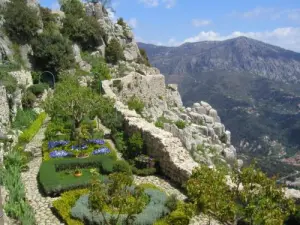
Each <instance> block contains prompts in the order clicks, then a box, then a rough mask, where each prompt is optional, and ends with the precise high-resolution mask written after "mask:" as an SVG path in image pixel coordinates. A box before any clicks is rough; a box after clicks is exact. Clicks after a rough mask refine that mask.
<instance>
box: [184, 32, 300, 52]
mask: <svg viewBox="0 0 300 225" xmlns="http://www.w3.org/2000/svg"><path fill="white" fill-rule="evenodd" d="M239 36H246V37H249V38H253V39H257V40H260V41H263V42H266V43H269V44H273V45H277V46H280V47H283V48H286V49H290V50H294V51H300V27H283V28H277V29H274V30H272V31H262V32H240V31H235V32H232V33H231V34H228V35H221V34H219V33H217V32H214V31H208V32H204V31H202V32H200V33H199V34H198V35H196V36H194V37H190V38H187V39H185V40H184V41H183V42H182V43H185V42H198V41H208V40H209V41H213V40H216V41H222V40H226V39H230V38H235V37H239Z"/></svg>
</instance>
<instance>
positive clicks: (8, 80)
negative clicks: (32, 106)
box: [0, 71, 18, 94]
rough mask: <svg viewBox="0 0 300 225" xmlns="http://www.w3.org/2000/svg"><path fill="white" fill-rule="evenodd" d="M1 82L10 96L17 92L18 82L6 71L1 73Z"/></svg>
mask: <svg viewBox="0 0 300 225" xmlns="http://www.w3.org/2000/svg"><path fill="white" fill-rule="evenodd" d="M0 81H1V83H2V85H4V86H5V88H6V92H7V93H8V94H13V93H14V92H15V91H16V90H17V87H18V82H17V80H16V79H15V78H14V77H13V76H11V75H10V74H8V73H7V72H6V71H0Z"/></svg>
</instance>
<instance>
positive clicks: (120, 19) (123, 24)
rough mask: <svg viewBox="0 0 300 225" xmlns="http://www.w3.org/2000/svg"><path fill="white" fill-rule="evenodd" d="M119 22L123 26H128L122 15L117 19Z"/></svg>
mask: <svg viewBox="0 0 300 225" xmlns="http://www.w3.org/2000/svg"><path fill="white" fill-rule="evenodd" d="M117 24H119V25H121V26H122V27H124V26H126V23H125V22H124V19H123V18H122V17H121V18H119V19H118V20H117Z"/></svg>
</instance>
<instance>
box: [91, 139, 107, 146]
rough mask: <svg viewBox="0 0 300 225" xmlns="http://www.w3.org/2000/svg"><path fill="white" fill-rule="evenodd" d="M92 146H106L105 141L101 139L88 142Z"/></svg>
mask: <svg viewBox="0 0 300 225" xmlns="http://www.w3.org/2000/svg"><path fill="white" fill-rule="evenodd" d="M88 142H89V143H91V144H96V145H104V144H105V141H104V140H101V139H93V140H89V141H88Z"/></svg>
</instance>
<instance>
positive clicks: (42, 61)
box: [32, 32, 75, 73]
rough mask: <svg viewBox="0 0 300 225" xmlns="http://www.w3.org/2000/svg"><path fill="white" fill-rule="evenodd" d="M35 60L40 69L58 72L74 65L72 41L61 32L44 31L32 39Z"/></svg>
mask: <svg viewBox="0 0 300 225" xmlns="http://www.w3.org/2000/svg"><path fill="white" fill-rule="evenodd" d="M32 50H33V53H34V54H33V60H34V63H35V66H36V67H37V68H39V69H40V70H49V71H51V72H54V73H58V72H59V71H61V70H65V69H69V68H71V67H72V66H73V65H74V62H75V60H74V55H73V49H72V46H71V42H70V41H69V40H68V39H66V38H64V37H63V36H62V35H61V34H59V33H52V32H43V33H42V34H40V35H39V36H38V37H37V38H35V39H34V40H33V41H32Z"/></svg>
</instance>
